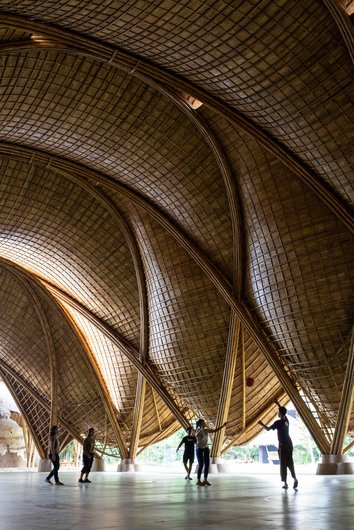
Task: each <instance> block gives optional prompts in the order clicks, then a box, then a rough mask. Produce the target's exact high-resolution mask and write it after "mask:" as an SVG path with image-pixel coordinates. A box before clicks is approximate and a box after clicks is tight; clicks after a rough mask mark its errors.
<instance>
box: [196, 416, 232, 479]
mask: <svg viewBox="0 0 354 530" xmlns="http://www.w3.org/2000/svg"><path fill="white" fill-rule="evenodd" d="M226 425H227V422H225V423H223V425H221V426H220V427H217V428H216V429H210V428H208V427H207V426H206V423H205V421H204V420H203V419H199V420H198V421H197V424H196V426H197V430H196V438H197V460H198V480H197V486H211V484H210V482H208V473H209V467H210V449H209V447H208V441H209V433H211V432H218V431H220V430H221V429H223V428H224V427H225V426H226ZM203 471H204V481H203V482H202V481H201V478H202V472H203Z"/></svg>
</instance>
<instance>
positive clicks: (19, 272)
mask: <svg viewBox="0 0 354 530" xmlns="http://www.w3.org/2000/svg"><path fill="white" fill-rule="evenodd" d="M10 263H11V262H9V261H8V260H4V259H2V258H0V264H1V266H2V267H3V268H5V269H6V270H8V271H10V272H11V273H13V274H15V275H16V277H17V278H19V277H20V276H22V279H23V281H22V284H23V285H24V286H25V288H26V289H27V291H28V293H29V294H30V298H31V299H32V302H33V303H34V305H35V308H36V311H39V313H37V314H38V317H39V319H40V322H41V325H43V324H44V325H45V328H44V329H43V331H44V334H45V336H46V340H48V336H47V333H50V329H49V325H48V322H47V321H46V319H45V317H44V312H43V308H42V307H40V302H39V300H38V297H37V295H36V294H35V293H34V291H33V289H32V288H31V286H30V285H28V286H27V285H26V283H28V282H33V283H35V285H36V286H37V288H38V289H40V290H41V291H43V292H45V294H46V295H48V292H47V291H45V289H44V286H43V284H42V283H41V282H39V281H38V280H37V279H36V278H35V277H34V276H33V275H32V274H31V273H29V272H28V271H26V270H24V269H23V268H22V267H20V266H17V265H13V264H10ZM52 302H53V303H54V304H55V305H56V308H57V309H58V310H59V311H60V313H61V315H62V317H63V319H64V320H65V321H66V323H67V324H68V325H69V326H70V328H71V330H72V331H73V333H74V334H75V336H76V338H77V339H78V341H79V342H80V344H81V345H82V347H83V348H84V350H85V352H86V355H84V356H83V361H84V362H85V364H86V366H87V368H88V369H89V370H90V372H91V376H92V378H93V380H94V382H95V383H96V386H97V389H98V391H99V394H100V396H101V399H102V402H103V405H104V408H105V410H106V412H107V415H108V417H109V419H110V422H111V425H112V427H113V430H114V432H115V435H116V440H117V443H118V447H119V450H120V452H121V455H122V457H123V458H126V456H127V455H128V449H127V447H126V445H125V442H124V439H123V435H122V432H121V429H120V427H119V424H118V421H117V419H116V416H115V413H114V407H113V404H112V402H111V400H110V398H109V397H108V394H107V391H106V389H105V388H104V385H103V382H102V380H101V378H100V375H99V370H98V368H97V366H96V362H95V360H94V358H93V356H92V354H91V352H90V349H89V347H88V345H87V344H86V341H85V340H84V338H83V337H82V335H81V332H80V331H79V329H78V327H77V326H76V324H75V323H74V322H73V320H72V319H71V317H70V316H69V315H68V314H67V313H66V312H65V311H64V309H63V307H62V306H61V305H60V304H59V303H58V301H57V300H56V299H55V298H54V297H53V298H52ZM37 303H38V304H39V305H38V304H37ZM43 318H44V320H42V319H43ZM50 411H52V403H51V406H50Z"/></svg>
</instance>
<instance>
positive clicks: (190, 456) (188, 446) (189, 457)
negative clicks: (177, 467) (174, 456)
mask: <svg viewBox="0 0 354 530" xmlns="http://www.w3.org/2000/svg"><path fill="white" fill-rule="evenodd" d="M187 433H188V434H187V436H184V438H182V440H181V443H180V444H179V446H178V447H177V449H176V452H177V451H178V449H179V448H180V447H181V446H182V445H183V444H184V453H183V465H184V468H185V470H186V471H187V476H186V477H185V479H186V480H193V479H192V478H191V476H190V474H191V471H192V465H193V462H194V446H195V444H196V443H197V439H196V437H195V436H194V434H193V433H194V431H193V428H192V427H188V429H187Z"/></svg>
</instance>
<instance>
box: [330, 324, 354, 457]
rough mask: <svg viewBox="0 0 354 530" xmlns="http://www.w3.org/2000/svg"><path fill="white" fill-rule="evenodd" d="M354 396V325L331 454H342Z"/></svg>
mask: <svg viewBox="0 0 354 530" xmlns="http://www.w3.org/2000/svg"><path fill="white" fill-rule="evenodd" d="M353 397H354V326H353V328H352V336H351V341H350V348H349V355H348V362H347V368H346V371H345V377H344V382H343V390H342V396H341V400H340V405H339V411H338V418H337V423H336V427H335V430H334V434H333V441H332V446H331V450H330V454H331V455H341V454H343V446H344V440H345V437H346V434H347V431H348V426H349V421H350V414H351V410H352V407H353Z"/></svg>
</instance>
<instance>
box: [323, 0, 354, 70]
mask: <svg viewBox="0 0 354 530" xmlns="http://www.w3.org/2000/svg"><path fill="white" fill-rule="evenodd" d="M323 3H324V5H325V6H326V7H327V9H328V11H329V12H330V13H331V15H332V17H333V19H334V21H335V23H336V24H337V27H338V29H339V31H340V33H341V35H342V38H343V40H344V42H345V45H346V47H347V48H348V52H349V55H350V58H351V60H352V62H353V63H354V31H353V26H352V23H351V21H350V18H349V16H348V14H347V13H346V11H345V10H344V7H343V6H342V5H340V3H339V2H338V0H323Z"/></svg>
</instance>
